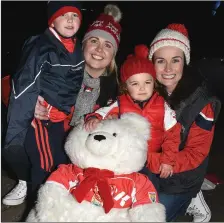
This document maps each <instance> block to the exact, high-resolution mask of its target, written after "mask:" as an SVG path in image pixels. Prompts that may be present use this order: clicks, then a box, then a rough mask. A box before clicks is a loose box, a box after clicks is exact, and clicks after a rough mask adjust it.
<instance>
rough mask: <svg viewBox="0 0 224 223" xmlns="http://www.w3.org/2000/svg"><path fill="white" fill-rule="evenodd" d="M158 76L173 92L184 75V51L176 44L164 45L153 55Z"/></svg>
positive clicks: (168, 89) (170, 91)
mask: <svg viewBox="0 0 224 223" xmlns="http://www.w3.org/2000/svg"><path fill="white" fill-rule="evenodd" d="M153 58H154V59H153V60H154V65H155V70H156V78H157V80H158V81H159V82H160V83H161V84H163V85H165V86H166V88H167V91H168V93H172V92H173V90H174V89H175V87H176V86H177V83H178V82H179V81H180V79H181V78H182V75H183V67H184V52H183V51H182V50H181V49H179V48H177V47H174V46H164V47H161V48H160V49H158V50H157V51H155V53H154V55H153Z"/></svg>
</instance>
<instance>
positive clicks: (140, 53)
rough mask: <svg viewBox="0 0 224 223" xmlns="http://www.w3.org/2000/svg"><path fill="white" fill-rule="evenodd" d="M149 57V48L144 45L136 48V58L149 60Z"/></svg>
mask: <svg viewBox="0 0 224 223" xmlns="http://www.w3.org/2000/svg"><path fill="white" fill-rule="evenodd" d="M148 55H149V48H148V47H147V46H146V45H144V44H142V45H137V46H136V47H135V56H136V57H139V58H145V59H146V58H147V57H148Z"/></svg>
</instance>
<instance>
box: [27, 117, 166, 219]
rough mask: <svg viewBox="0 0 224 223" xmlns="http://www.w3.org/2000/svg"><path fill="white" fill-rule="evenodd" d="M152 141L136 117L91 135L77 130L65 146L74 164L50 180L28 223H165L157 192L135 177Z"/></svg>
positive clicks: (100, 127) (104, 123) (110, 123)
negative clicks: (45, 222)
mask: <svg viewBox="0 0 224 223" xmlns="http://www.w3.org/2000/svg"><path fill="white" fill-rule="evenodd" d="M149 135H150V126H149V123H148V121H147V120H146V119H145V118H143V117H141V116H139V115H137V114H133V113H127V114H124V115H122V116H121V118H120V119H116V120H115V119H113V120H104V121H102V122H101V123H100V124H99V125H98V127H97V128H96V129H95V130H94V131H92V132H91V133H89V132H87V131H86V130H85V128H83V125H79V126H78V127H76V128H74V129H73V130H72V131H71V133H70V134H69V136H68V138H67V141H66V144H65V149H66V152H67V154H68V155H69V158H70V159H71V161H72V163H73V164H69V165H60V166H59V168H58V169H57V170H56V171H55V172H53V173H52V174H51V176H50V177H49V178H48V180H47V182H46V183H45V184H44V185H43V186H42V187H41V188H40V190H39V193H38V200H37V204H36V206H35V208H34V209H33V210H32V211H31V212H30V214H29V216H28V218H27V221H30V222H34V221H35V222H36V221H38V222H44V221H48V222H49V221H50V222H59V221H60V222H80V221H92V222H107V221H111V222H139V221H142V222H164V221H165V208H164V206H163V205H162V204H160V203H158V195H157V192H156V191H155V188H154V186H153V185H152V183H151V182H150V181H149V180H148V178H147V177H146V176H145V175H143V174H140V173H137V172H138V171H139V170H141V169H142V167H143V166H144V163H145V162H146V157H147V148H148V147H147V140H148V139H149Z"/></svg>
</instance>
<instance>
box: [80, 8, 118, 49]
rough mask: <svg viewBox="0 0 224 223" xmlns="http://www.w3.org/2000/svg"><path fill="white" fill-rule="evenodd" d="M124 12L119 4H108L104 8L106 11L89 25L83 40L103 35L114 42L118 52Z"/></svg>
mask: <svg viewBox="0 0 224 223" xmlns="http://www.w3.org/2000/svg"><path fill="white" fill-rule="evenodd" d="M121 18H122V13H121V11H120V9H119V8H118V6H116V5H113V4H108V5H106V6H105V8H104V13H101V14H100V16H99V17H98V18H97V19H96V20H95V21H94V22H93V23H92V24H91V25H90V26H89V28H88V30H87V32H86V34H85V36H84V37H83V41H82V42H85V41H86V40H87V39H89V38H91V37H98V36H99V37H103V38H105V39H107V40H108V41H109V42H111V43H112V45H113V47H114V49H115V52H117V49H118V46H119V43H120V33H121V26H120V24H119V22H120V20H121Z"/></svg>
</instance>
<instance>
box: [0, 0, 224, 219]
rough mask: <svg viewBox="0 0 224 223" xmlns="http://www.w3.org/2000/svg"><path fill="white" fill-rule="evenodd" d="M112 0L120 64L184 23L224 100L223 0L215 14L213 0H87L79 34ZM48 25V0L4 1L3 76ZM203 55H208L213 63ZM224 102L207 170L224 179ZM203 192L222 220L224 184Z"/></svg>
mask: <svg viewBox="0 0 224 223" xmlns="http://www.w3.org/2000/svg"><path fill="white" fill-rule="evenodd" d="M108 3H115V4H117V5H118V6H119V7H120V9H121V11H122V13H123V18H122V20H121V26H122V33H121V43H120V47H119V51H118V53H117V64H118V66H119V65H120V64H121V63H122V62H123V61H124V59H125V58H126V56H127V55H128V54H130V53H132V52H133V49H134V46H135V45H136V44H142V43H143V44H147V45H148V46H149V45H150V43H151V41H152V40H153V38H154V37H155V35H156V34H157V32H158V31H160V30H161V29H163V28H165V27H166V26H167V25H168V24H169V23H183V24H185V26H186V27H187V29H188V32H189V37H190V44H191V62H193V63H194V62H197V61H206V62H205V63H206V64H208V66H205V65H203V67H204V70H205V73H207V74H209V75H210V80H209V81H210V84H211V85H212V86H214V88H216V93H217V96H218V97H219V98H220V99H221V101H222V104H223V103H224V87H223V84H224V72H223V73H221V72H220V71H219V72H216V69H217V70H218V69H219V68H220V65H221V66H222V67H223V66H224V61H223V58H224V1H222V2H221V4H220V6H219V8H218V9H217V10H216V14H215V16H214V15H212V10H213V9H214V8H215V4H216V3H217V2H215V1H185V2H180V1H172V2H171V1H157V2H155V1H145V2H144V1H131V2H128V1H120V2H109V1H91V2H90V1H88V2H87V1H85V2H82V4H83V9H86V10H84V11H83V21H82V24H81V28H80V30H79V32H78V37H79V39H82V37H83V35H84V34H85V31H86V30H87V27H88V25H89V24H90V23H91V22H93V21H94V20H95V19H96V18H97V16H98V15H99V14H100V13H101V12H103V9H104V6H105V5H106V4H108ZM46 28H47V2H46V1H39V2H37V1H18V2H16V1H1V41H2V42H1V58H2V60H1V69H2V70H1V75H2V77H3V76H5V75H7V74H14V73H15V71H16V68H17V64H18V63H19V60H20V54H21V49H22V46H23V43H24V41H25V40H26V39H27V38H28V37H30V36H31V35H38V34H40V33H42V32H44V30H45V29H46ZM203 58H207V59H209V60H208V61H209V63H207V60H204V59H203ZM221 58H222V60H221ZM212 60H214V61H215V63H217V64H218V66H211V65H210V61H212ZM212 63H213V62H212ZM213 65H214V63H213ZM220 70H221V69H220ZM222 70H223V68H222ZM223 107H224V106H222V111H221V113H220V115H219V119H218V122H217V123H216V132H215V137H214V141H213V145H212V149H211V155H210V161H209V168H208V173H215V174H216V175H217V176H218V177H220V178H222V179H223V180H224V168H223V157H224V150H223V132H224V108H223ZM6 112H7V110H6V107H5V106H4V105H3V103H2V107H1V117H2V122H1V126H2V130H1V131H2V139H4V132H5V131H4V130H5V127H6ZM3 141H4V140H2V142H3ZM2 145H3V143H2ZM2 161H3V166H2V167H3V171H4V170H6V172H8V168H7V166H5V164H4V160H2ZM6 172H2V179H3V180H2V182H3V183H2V188H3V189H2V195H5V194H6V193H8V191H9V190H10V189H11V188H13V185H14V184H15V180H10V177H8V173H6ZM12 179H13V177H12ZM204 195H205V198H206V202H208V205H209V207H210V208H211V211H212V219H211V221H219V222H223V220H224V215H223V210H224V200H223V197H224V185H220V186H219V187H217V189H215V190H212V191H208V192H206V193H204ZM25 208H26V204H24V205H20V206H18V207H16V208H14V209H10V208H9V209H8V207H3V209H2V216H3V218H2V220H3V221H18V219H19V218H20V217H21V213H23V211H24V209H25ZM18 216H20V217H18ZM15 219H17V220H15ZM181 221H183V220H181Z"/></svg>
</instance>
